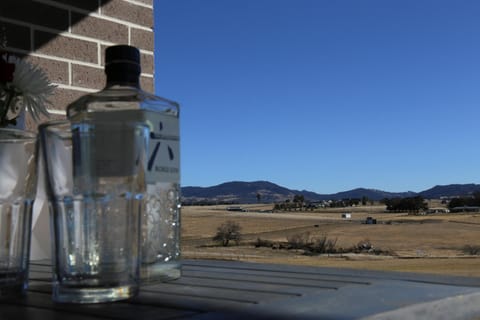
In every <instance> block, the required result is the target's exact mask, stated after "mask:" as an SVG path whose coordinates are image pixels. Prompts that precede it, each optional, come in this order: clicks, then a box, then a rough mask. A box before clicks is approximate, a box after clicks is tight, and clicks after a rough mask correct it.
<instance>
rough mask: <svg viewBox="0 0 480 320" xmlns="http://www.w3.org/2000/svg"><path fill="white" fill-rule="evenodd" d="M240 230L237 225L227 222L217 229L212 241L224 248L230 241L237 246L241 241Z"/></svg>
mask: <svg viewBox="0 0 480 320" xmlns="http://www.w3.org/2000/svg"><path fill="white" fill-rule="evenodd" d="M241 230H242V227H241V226H240V225H239V224H238V223H236V222H234V221H231V220H228V221H227V222H225V223H222V225H221V226H220V227H218V228H217V234H216V235H215V237H213V241H217V242H221V243H222V245H223V246H224V247H226V246H228V244H229V242H230V240H232V241H235V243H236V244H237V245H238V243H239V242H240V239H241V235H240V231H241Z"/></svg>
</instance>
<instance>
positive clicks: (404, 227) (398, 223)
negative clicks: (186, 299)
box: [182, 205, 480, 277]
mask: <svg viewBox="0 0 480 320" xmlns="http://www.w3.org/2000/svg"><path fill="white" fill-rule="evenodd" d="M430 206H431V207H432V205H430ZM226 207H227V206H222V205H219V206H185V207H183V208H182V254H183V257H184V258H188V259H195V258H202V259H203V258H208V259H223V260H241V261H250V262H264V263H284V264H298V265H309V266H327V267H342V268H359V269H370V270H386V271H405V272H425V273H439V274H449V275H462V276H475V277H480V255H472V254H469V253H466V252H465V251H464V250H463V249H464V248H465V246H467V245H470V246H479V248H480V214H478V213H468V214H435V215H424V216H412V215H407V214H395V213H385V212H384V206H360V207H356V208H338V209H316V210H315V211H313V212H312V211H303V212H299V211H296V212H294V211H291V212H277V213H267V212H260V211H262V210H269V209H272V208H273V205H244V206H242V208H245V209H248V212H234V211H227V210H226ZM344 212H350V213H351V214H352V217H351V219H343V218H342V217H341V215H342V213H344ZM368 216H370V217H373V218H374V219H376V220H377V224H371V225H369V224H364V223H362V222H364V221H365V219H366V217H368ZM229 220H230V221H234V222H236V223H238V224H239V225H240V226H241V228H242V229H241V234H242V241H241V242H240V244H239V245H238V246H237V245H236V244H235V243H232V244H230V245H229V246H228V247H223V246H220V245H218V244H217V243H215V242H213V241H212V238H213V236H214V235H215V234H216V232H217V228H218V227H219V226H220V225H221V224H222V223H224V222H226V221H229ZM307 233H308V234H309V237H310V238H318V237H322V236H327V238H328V239H332V240H336V247H338V248H340V247H341V248H350V247H352V246H354V245H356V244H358V243H359V242H364V241H366V240H368V241H369V242H370V243H371V244H372V245H373V247H374V248H376V249H380V250H382V251H385V252H387V253H388V254H384V255H375V254H371V253H370V254H366V253H364V254H353V253H342V254H322V255H313V256H312V255H310V256H309V255H305V254H304V252H303V250H286V249H272V248H269V247H259V248H256V247H255V245H254V243H255V242H256V240H257V239H259V238H260V239H262V240H270V241H273V242H286V241H287V237H291V236H294V235H301V234H303V235H305V234H307Z"/></svg>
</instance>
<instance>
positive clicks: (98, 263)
mask: <svg viewBox="0 0 480 320" xmlns="http://www.w3.org/2000/svg"><path fill="white" fill-rule="evenodd" d="M39 130H40V139H41V145H42V151H43V154H44V157H45V168H46V177H47V179H46V180H47V184H48V187H47V193H48V196H49V203H50V213H51V219H50V220H51V230H52V238H53V244H54V245H53V255H52V256H53V265H54V270H53V275H54V279H53V280H54V281H53V300H54V301H56V302H72V303H97V302H109V301H116V300H123V299H128V298H130V297H133V296H135V295H136V294H137V292H138V289H139V276H140V273H139V272H140V271H139V270H140V269H139V268H140V247H139V244H140V231H141V229H140V228H141V225H140V221H141V220H140V219H141V213H142V210H143V206H144V193H145V188H146V185H145V178H144V171H145V170H144V167H145V164H146V146H147V141H148V136H149V129H148V127H146V126H144V125H142V124H139V123H133V122H124V123H118V122H113V123H109V122H104V123H99V122H88V121H82V122H80V123H76V124H72V123H70V122H68V121H56V122H49V123H46V124H43V125H41V126H40V127H39Z"/></svg>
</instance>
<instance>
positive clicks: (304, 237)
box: [287, 232, 311, 249]
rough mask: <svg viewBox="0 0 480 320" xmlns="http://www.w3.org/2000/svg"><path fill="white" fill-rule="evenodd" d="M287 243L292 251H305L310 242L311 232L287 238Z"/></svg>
mask: <svg viewBox="0 0 480 320" xmlns="http://www.w3.org/2000/svg"><path fill="white" fill-rule="evenodd" d="M287 243H288V245H289V247H290V248H291V249H305V247H306V246H308V245H309V244H310V243H311V242H310V232H305V233H297V234H294V235H291V236H289V237H287Z"/></svg>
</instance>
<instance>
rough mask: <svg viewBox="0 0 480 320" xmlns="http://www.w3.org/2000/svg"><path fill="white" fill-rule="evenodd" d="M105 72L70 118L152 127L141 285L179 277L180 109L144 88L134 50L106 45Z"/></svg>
mask: <svg viewBox="0 0 480 320" xmlns="http://www.w3.org/2000/svg"><path fill="white" fill-rule="evenodd" d="M105 73H106V76H107V83H106V87H105V88H104V89H103V90H101V91H99V92H97V93H92V94H88V95H85V96H83V97H81V98H79V99H78V100H77V101H75V102H73V103H72V104H70V105H69V106H68V107H67V116H68V119H69V120H70V121H72V122H73V123H81V122H85V121H92V122H93V123H95V122H99V123H101V122H103V121H108V122H112V121H113V122H130V121H133V122H137V121H140V122H143V123H147V124H148V125H149V127H150V130H151V134H150V139H149V147H148V149H149V150H148V163H147V170H146V172H145V175H146V176H145V180H146V182H147V195H146V203H145V208H144V214H143V216H142V243H141V251H142V252H141V260H142V261H141V268H140V270H141V282H142V283H152V282H156V281H165V280H171V279H176V278H178V277H180V275H181V265H180V158H179V152H180V146H179V142H180V141H179V140H180V139H179V105H178V104H177V103H176V102H173V101H170V100H167V99H164V98H161V97H157V96H155V95H152V94H150V93H147V92H145V91H143V90H142V89H141V88H140V73H141V69H140V52H139V50H138V49H137V48H135V47H132V46H127V45H117V46H112V47H108V48H107V49H106V52H105ZM110 141H111V140H110ZM125 143H126V142H125V141H121V140H120V139H119V141H118V143H112V144H111V145H109V146H105V150H104V152H103V153H104V155H103V156H104V157H105V158H106V159H105V162H106V163H108V162H109V161H115V159H118V157H122V154H123V153H124V152H125V150H128V148H126V146H125ZM97 153H98V150H97ZM107 158H110V159H107Z"/></svg>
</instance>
